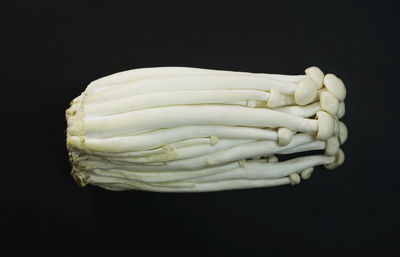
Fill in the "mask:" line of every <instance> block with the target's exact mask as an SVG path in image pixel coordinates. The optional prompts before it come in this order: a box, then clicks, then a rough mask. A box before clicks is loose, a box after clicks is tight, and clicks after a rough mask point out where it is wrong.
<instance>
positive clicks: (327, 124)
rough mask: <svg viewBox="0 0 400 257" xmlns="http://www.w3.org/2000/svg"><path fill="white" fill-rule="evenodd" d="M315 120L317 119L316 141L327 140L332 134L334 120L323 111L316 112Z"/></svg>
mask: <svg viewBox="0 0 400 257" xmlns="http://www.w3.org/2000/svg"><path fill="white" fill-rule="evenodd" d="M317 119H318V131H317V139H318V140H327V139H328V138H330V137H331V136H332V135H333V133H334V130H335V120H334V118H333V117H332V116H331V115H330V114H329V113H327V112H325V111H318V112H317Z"/></svg>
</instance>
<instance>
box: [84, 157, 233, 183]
mask: <svg viewBox="0 0 400 257" xmlns="http://www.w3.org/2000/svg"><path fill="white" fill-rule="evenodd" d="M238 167H239V163H238V162H231V163H228V164H225V165H221V166H214V167H208V168H205V169H200V170H189V171H179V172H174V171H158V172H138V171H126V170H118V169H111V170H102V169H98V168H97V169H93V170H91V171H90V173H89V176H90V175H91V174H94V175H102V176H109V177H120V178H128V179H132V180H137V181H141V182H170V181H177V180H187V179H192V178H197V177H203V176H209V175H212V174H218V173H221V172H226V171H229V170H232V169H235V168H238Z"/></svg>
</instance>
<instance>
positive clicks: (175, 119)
mask: <svg viewBox="0 0 400 257" xmlns="http://www.w3.org/2000/svg"><path fill="white" fill-rule="evenodd" d="M233 113H234V115H232V114H233ZM132 120H135V121H136V122H134V123H132V122H131V121H132ZM159 124H162V127H164V128H173V127H181V126H188V125H228V126H247V127H260V128H262V127H269V128H277V127H287V128H289V129H291V130H295V131H299V132H316V131H317V128H318V121H316V120H313V119H305V118H301V117H298V116H295V115H290V114H287V113H282V112H278V111H274V110H270V109H260V108H246V107H240V106H222V105H220V106H218V105H206V106H188V105H185V106H166V107H162V108H152V109H145V110H139V111H133V112H129V113H124V114H117V115H112V116H106V117H101V118H97V117H93V118H84V120H83V126H84V127H85V131H84V134H85V135H87V136H95V137H101V138H105V137H113V136H121V135H127V134H129V133H138V132H141V131H146V130H152V129H157V128H158V127H159V126H160V125H159ZM80 129H81V128H80V126H78V124H77V126H76V127H75V128H71V130H70V131H71V134H72V135H74V133H76V135H82V132H83V131H79V130H80Z"/></svg>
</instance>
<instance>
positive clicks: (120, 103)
mask: <svg viewBox="0 0 400 257" xmlns="http://www.w3.org/2000/svg"><path fill="white" fill-rule="evenodd" d="M268 97H269V93H267V92H263V91H259V90H197V91H188V90H182V91H172V92H170V91H168V92H155V93H150V94H145V95H134V96H129V97H125V98H122V99H116V100H111V101H105V102H98V103H93V104H87V105H85V107H84V112H85V115H88V116H91V115H95V116H98V115H100V116H101V115H111V114H118V113H125V112H130V111H134V110H141V109H145V108H152V107H158V106H168V105H183V104H191V105H193V104H229V103H232V102H239V104H241V105H247V100H258V101H267V100H268ZM241 101H244V103H243V102H241Z"/></svg>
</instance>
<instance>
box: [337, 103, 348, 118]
mask: <svg viewBox="0 0 400 257" xmlns="http://www.w3.org/2000/svg"><path fill="white" fill-rule="evenodd" d="M345 113H346V106H345V104H344V102H340V103H339V111H338V113H337V116H338V118H339V119H341V118H343V116H344V114H345Z"/></svg>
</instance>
